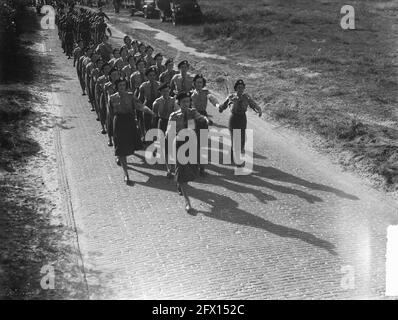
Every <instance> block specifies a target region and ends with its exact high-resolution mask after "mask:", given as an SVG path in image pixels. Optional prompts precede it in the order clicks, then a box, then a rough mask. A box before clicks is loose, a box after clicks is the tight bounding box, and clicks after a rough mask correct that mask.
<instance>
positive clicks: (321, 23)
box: [188, 0, 398, 190]
mask: <svg viewBox="0 0 398 320" xmlns="http://www.w3.org/2000/svg"><path fill="white" fill-rule="evenodd" d="M200 4H201V7H202V10H203V12H204V16H205V23H204V25H203V27H202V28H201V29H198V30H196V32H195V36H197V37H199V38H201V39H202V40H203V41H205V42H207V43H208V44H209V45H211V44H212V43H215V44H216V45H213V46H212V47H213V48H219V49H218V50H217V53H220V54H222V53H223V51H224V52H227V53H238V56H239V57H240V58H243V59H244V58H245V57H246V58H252V59H258V60H260V59H261V60H270V61H272V60H274V61H282V63H281V64H278V65H277V66H273V67H272V70H270V69H265V68H263V72H267V73H271V74H273V75H274V76H276V77H277V78H279V79H281V80H284V81H285V82H290V86H288V89H286V86H285V87H284V88H281V87H278V85H277V84H276V83H275V84H274V85H273V84H263V85H262V84H261V83H259V82H261V79H257V83H256V81H249V83H250V84H249V86H250V88H253V91H254V92H255V93H254V96H255V97H256V99H258V100H259V101H260V102H261V101H263V103H264V104H266V106H267V107H266V108H265V110H264V111H265V112H266V113H267V114H268V116H269V117H271V118H273V119H275V120H277V121H281V122H284V123H286V124H289V125H293V126H295V127H298V128H300V129H304V130H307V131H310V132H313V133H316V134H317V135H319V136H321V137H323V138H324V139H325V144H326V146H327V147H330V146H333V147H334V148H337V149H336V150H337V152H339V151H338V150H345V151H349V152H350V157H351V158H350V159H349V160H347V158H346V157H347V156H346V155H344V156H343V155H342V157H343V158H342V159H341V161H342V162H344V163H345V164H347V165H354V166H360V165H361V164H363V166H364V167H366V170H367V171H371V172H372V173H377V174H380V175H382V176H384V177H385V180H386V183H387V187H388V188H390V189H391V188H392V189H393V190H394V189H395V190H396V189H397V188H398V148H397V145H396V142H397V141H398V134H397V130H394V128H393V127H394V125H395V128H398V126H396V125H398V106H397V104H398V82H397V79H398V78H397V75H398V72H397V71H398V69H397V68H398V55H397V53H396V47H395V45H394V44H395V43H398V36H397V34H396V32H394V31H393V30H394V27H395V28H396V27H397V25H398V19H397V18H398V16H397V15H396V13H397V12H398V3H397V2H394V1H366V0H362V1H352V2H351V3H350V4H351V5H352V6H353V7H354V8H355V10H356V30H343V29H342V28H341V27H340V19H341V17H342V15H341V14H340V8H341V7H342V6H343V5H345V4H346V3H345V2H343V1H339V0H337V1H305V0H302V1H299V0H293V1H286V2H282V1H272V0H270V1H260V0H253V1H251V2H250V6H249V5H248V4H247V3H246V2H242V1H238V0H220V1H210V0H201V1H200ZM188 41H189V40H188ZM299 67H300V68H305V69H306V70H307V73H308V74H309V73H314V72H315V73H318V74H319V76H315V77H314V78H311V77H309V76H307V75H305V74H304V75H303V74H298V73H295V72H291V70H294V69H295V68H299ZM284 99H285V100H290V101H293V103H280V101H283V100H284ZM362 118H365V119H366V121H365V120H362ZM384 122H387V123H389V124H390V125H386V126H384V125H383V123H384Z"/></svg>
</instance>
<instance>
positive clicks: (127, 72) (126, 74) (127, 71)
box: [122, 56, 136, 88]
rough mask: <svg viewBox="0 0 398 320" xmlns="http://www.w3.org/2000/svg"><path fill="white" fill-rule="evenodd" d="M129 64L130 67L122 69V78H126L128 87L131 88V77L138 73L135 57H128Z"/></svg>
mask: <svg viewBox="0 0 398 320" xmlns="http://www.w3.org/2000/svg"><path fill="white" fill-rule="evenodd" d="M127 62H128V65H127V66H125V67H124V68H123V69H122V77H124V78H125V79H126V80H127V81H128V85H129V88H130V77H131V75H132V74H133V72H135V71H136V68H135V59H134V56H128V58H127Z"/></svg>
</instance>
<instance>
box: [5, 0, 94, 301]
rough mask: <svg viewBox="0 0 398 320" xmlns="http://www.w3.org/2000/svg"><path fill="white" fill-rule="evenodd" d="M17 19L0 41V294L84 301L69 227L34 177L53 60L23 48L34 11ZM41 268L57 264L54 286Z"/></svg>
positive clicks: (31, 33) (42, 165) (42, 162)
mask: <svg viewBox="0 0 398 320" xmlns="http://www.w3.org/2000/svg"><path fill="white" fill-rule="evenodd" d="M0 3H1V2H0ZM17 23H18V28H19V32H17V33H15V34H8V35H7V45H3V46H2V45H0V299H1V300H4V299H7V300H14V299H15V300H21V299H85V298H86V297H87V293H86V292H85V289H84V288H83V286H82V281H81V279H80V276H81V270H80V267H79V265H78V264H77V263H76V261H74V259H75V256H76V252H75V251H76V250H75V248H74V246H73V245H72V244H71V239H73V236H74V235H73V231H72V230H69V228H67V227H66V226H65V225H63V224H62V222H63V220H62V219H60V217H59V216H58V214H59V210H60V209H59V208H57V205H58V203H57V202H58V199H57V197H56V196H54V194H53V191H52V190H49V187H48V186H46V185H45V178H44V177H43V176H42V175H41V174H40V170H41V169H42V170H44V169H46V168H47V165H48V166H51V164H49V161H50V160H49V159H46V158H45V152H44V151H43V149H42V148H41V144H40V143H39V142H38V141H36V140H35V139H34V137H33V136H32V130H31V129H32V128H35V129H36V128H37V129H39V130H47V128H46V114H44V113H43V114H42V113H41V111H40V110H41V109H40V108H39V107H38V106H40V104H42V103H46V102H47V101H44V98H43V96H42V94H41V92H42V91H43V90H46V89H47V88H48V82H50V81H54V79H53V78H52V77H51V74H49V69H50V70H51V64H50V63H49V59H48V58H46V57H44V56H40V55H38V54H37V53H36V54H35V52H34V51H33V50H31V49H30V48H29V45H31V44H33V42H31V41H30V40H34V39H35V38H37V30H38V28H39V21H38V19H37V17H36V15H35V14H34V13H33V11H29V10H28V11H25V10H21V11H17ZM3 35H4V33H2V32H1V31H0V36H3ZM23 39H29V40H28V41H26V40H25V41H24V40H23ZM0 40H3V38H2V39H0ZM0 42H1V41H0ZM2 43H4V42H2ZM46 77H47V78H46ZM35 110H37V111H35ZM41 142H43V141H41ZM57 210H58V211H57ZM45 265H52V266H53V267H54V269H55V270H54V271H55V290H43V288H42V287H41V285H40V284H41V279H42V277H43V276H44V274H42V273H41V270H42V267H43V266H45Z"/></svg>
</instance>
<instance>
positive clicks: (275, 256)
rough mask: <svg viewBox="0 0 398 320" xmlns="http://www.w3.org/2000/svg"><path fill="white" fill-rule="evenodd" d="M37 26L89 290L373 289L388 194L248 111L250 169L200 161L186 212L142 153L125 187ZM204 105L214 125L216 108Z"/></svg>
mask: <svg viewBox="0 0 398 320" xmlns="http://www.w3.org/2000/svg"><path fill="white" fill-rule="evenodd" d="M42 32H43V36H44V38H43V39H44V40H43V41H44V42H43V44H44V48H45V50H46V52H47V53H48V54H49V55H50V56H51V57H52V58H53V64H52V65H49V66H48V68H49V72H50V73H52V75H53V76H54V83H53V86H52V87H51V88H49V90H50V92H51V96H52V103H53V104H54V108H59V112H60V115H61V116H62V118H63V122H62V124H60V126H59V128H60V136H59V139H60V145H61V148H62V150H61V154H62V161H63V162H64V168H65V171H66V178H67V181H68V186H69V188H70V190H69V192H70V197H71V200H72V209H73V214H74V218H75V222H76V225H77V228H78V236H79V244H80V248H81V251H82V255H83V260H84V264H85V272H86V277H87V282H88V287H89V291H90V298H93V299H96V298H99V299H107V298H115V299H169V298H178V299H204V298H206V299H221V298H234V299H252V298H255V299H279V298H288V299H314V298H321V299H327V298H351V297H352V298H366V297H372V298H382V297H383V295H384V288H385V270H384V269H385V266H384V264H385V246H386V229H387V226H388V225H389V224H391V223H394V222H395V223H396V222H397V220H396V214H397V205H396V203H394V202H393V201H392V200H391V199H388V198H386V197H384V196H383V195H381V194H379V193H378V192H376V191H374V190H372V189H370V188H368V187H366V186H364V185H363V183H362V182H361V181H359V180H357V179H356V178H355V177H353V176H351V175H349V174H348V173H342V172H341V171H340V170H339V169H338V168H336V167H335V166H333V165H331V164H330V163H329V162H328V161H327V160H326V159H324V158H323V157H321V156H319V155H318V154H316V153H314V152H313V151H311V150H310V149H309V148H307V147H306V146H305V144H304V143H303V142H302V141H301V140H300V137H298V136H295V135H292V134H291V132H289V131H287V130H285V129H280V128H277V127H275V126H273V125H271V124H269V123H267V122H264V121H263V120H261V119H259V118H257V117H256V116H255V115H254V114H250V115H249V117H248V119H249V128H253V129H255V130H254V131H255V134H254V151H255V154H254V163H255V165H254V172H253V174H251V175H248V176H235V175H234V174H233V169H232V167H230V166H223V165H210V166H209V170H208V172H209V176H208V177H207V178H204V179H203V178H202V179H200V180H198V181H196V182H195V183H192V184H191V186H190V188H189V192H190V194H191V195H192V197H193V206H194V207H195V208H197V209H198V210H199V214H198V215H197V216H196V217H193V216H190V215H188V214H186V213H185V211H184V203H183V199H182V198H181V197H179V196H178V194H177V193H176V191H175V185H174V183H173V182H172V181H169V180H167V179H166V178H165V175H164V171H163V168H162V167H161V166H149V165H147V164H146V163H145V162H144V161H143V154H142V153H138V154H137V156H133V157H130V158H129V166H130V169H131V173H130V177H131V178H132V179H133V180H134V181H135V182H136V183H135V184H134V186H133V187H128V186H126V185H125V184H124V183H123V174H122V170H121V169H120V168H119V167H117V166H116V164H115V161H114V156H113V150H112V149H111V148H109V147H108V146H107V144H106V142H107V141H106V137H105V136H103V135H101V134H99V129H100V127H99V123H98V122H97V121H95V117H94V114H93V113H92V112H90V106H89V104H88V101H87V97H85V96H81V94H80V92H81V90H80V88H79V84H78V81H77V79H76V75H75V69H74V68H73V67H72V61H71V60H67V59H66V57H65V56H64V55H63V54H62V50H61V49H60V42H59V41H58V38H57V32H56V31H55V30H53V31H51V30H48V31H42ZM118 41H120V40H118ZM210 113H211V114H212V115H213V120H214V122H215V123H216V127H223V126H226V124H227V115H226V114H221V115H220V114H218V112H217V113H216V112H215V110H210ZM351 273H352V275H353V276H354V278H352V277H350V274H351ZM344 279H348V280H349V281H348V282H345V280H344ZM352 279H354V283H352V282H350V280H352ZM344 283H347V285H346V286H344V285H342V284H344ZM350 284H353V287H350Z"/></svg>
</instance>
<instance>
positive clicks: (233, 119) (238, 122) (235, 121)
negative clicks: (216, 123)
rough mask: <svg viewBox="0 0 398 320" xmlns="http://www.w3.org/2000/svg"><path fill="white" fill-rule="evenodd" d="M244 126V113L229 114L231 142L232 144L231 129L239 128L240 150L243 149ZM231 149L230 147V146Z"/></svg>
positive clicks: (244, 139)
mask: <svg viewBox="0 0 398 320" xmlns="http://www.w3.org/2000/svg"><path fill="white" fill-rule="evenodd" d="M246 127H247V118H246V113H242V114H233V113H231V116H230V118H229V131H230V133H231V144H232V145H233V143H234V141H233V136H232V132H233V131H232V130H233V129H241V133H240V139H241V150H242V151H243V150H244V149H245V143H246ZM231 149H232V147H231Z"/></svg>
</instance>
